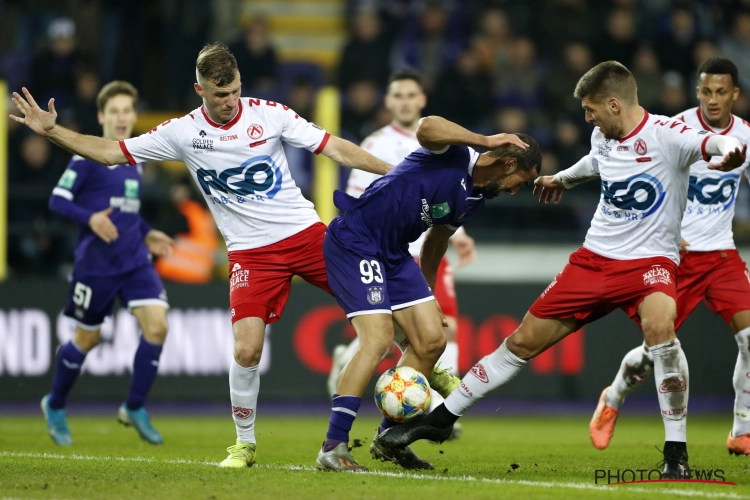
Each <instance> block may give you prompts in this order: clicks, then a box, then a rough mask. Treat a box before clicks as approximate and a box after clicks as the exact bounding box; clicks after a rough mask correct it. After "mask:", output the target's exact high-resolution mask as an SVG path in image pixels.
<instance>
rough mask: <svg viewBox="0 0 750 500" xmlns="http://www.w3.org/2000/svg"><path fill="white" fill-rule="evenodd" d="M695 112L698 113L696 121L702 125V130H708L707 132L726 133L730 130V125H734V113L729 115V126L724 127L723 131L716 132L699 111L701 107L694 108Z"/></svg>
mask: <svg viewBox="0 0 750 500" xmlns="http://www.w3.org/2000/svg"><path fill="white" fill-rule="evenodd" d="M695 112H696V113H698V121H699V122H701V126H702V127H703V130H708V131H709V132H713V133H714V134H720V135H727V133H728V132H729V131H730V130H732V127H734V115H729V117H730V121H729V126H728V127H727V128H725V129H724V131H723V132H717V131H715V130H714V129H712V128H711V127H709V126H708V123H706V121H705V120H704V119H703V113H701V108H697V109H696V110H695Z"/></svg>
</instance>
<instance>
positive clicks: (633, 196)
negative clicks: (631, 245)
mask: <svg viewBox="0 0 750 500" xmlns="http://www.w3.org/2000/svg"><path fill="white" fill-rule="evenodd" d="M665 195H666V192H665V190H664V186H663V185H662V183H661V182H660V181H659V180H658V179H657V178H656V177H654V176H652V175H648V174H637V175H633V176H631V177H628V178H627V179H625V180H624V181H619V182H607V181H602V203H600V204H599V210H600V211H601V212H602V213H603V214H604V215H606V216H607V217H609V218H611V219H620V220H628V221H636V220H641V219H645V218H646V217H648V216H650V215H653V214H654V213H655V212H656V211H657V210H658V209H659V208H660V207H661V206H662V204H663V203H664V197H665Z"/></svg>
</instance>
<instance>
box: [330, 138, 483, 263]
mask: <svg viewBox="0 0 750 500" xmlns="http://www.w3.org/2000/svg"><path fill="white" fill-rule="evenodd" d="M477 159H479V154H478V153H477V152H476V151H474V150H473V149H471V148H468V147H466V146H450V147H448V148H446V149H444V150H443V151H442V152H431V151H428V150H426V149H424V148H419V149H417V150H416V151H414V152H412V153H411V154H409V156H407V157H406V158H404V160H403V161H402V162H401V163H399V164H398V165H397V166H396V167H395V168H393V169H392V170H391V171H390V172H388V174H386V175H384V176H383V177H381V178H380V179H377V180H376V181H374V182H373V183H372V184H370V187H368V188H367V190H366V191H365V192H364V193H363V194H362V196H361V197H360V198H353V197H351V196H349V195H347V194H345V193H343V192H341V191H336V192H335V193H334V196H333V199H334V203H335V204H336V206H337V207H338V208H340V209H341V210H344V211H345V213H344V214H343V215H342V216H341V220H340V225H342V226H346V227H347V228H348V229H349V230H350V231H351V232H352V233H354V234H357V235H363V236H365V237H366V239H367V240H369V241H371V242H372V243H373V244H374V246H375V247H376V248H377V249H378V250H379V252H380V254H381V256H382V257H381V258H382V259H383V260H384V261H385V262H388V263H391V264H395V263H397V262H401V261H403V260H404V259H405V258H407V257H408V258H411V257H410V255H409V243H410V242H412V241H414V240H416V239H417V238H419V236H420V235H421V234H422V233H423V232H425V231H426V230H427V229H428V228H430V227H432V226H434V225H447V226H448V227H450V228H451V229H458V228H459V227H460V226H461V225H462V224H464V223H465V222H467V221H469V220H471V219H472V218H473V217H474V216H475V215H476V214H477V213H479V212H480V211H481V210H482V208H483V207H484V197H482V196H481V195H479V196H472V190H473V188H474V182H473V180H472V172H473V170H474V165H475V164H476V162H477ZM342 235H343V233H342ZM342 243H345V244H346V243H347V242H344V241H342Z"/></svg>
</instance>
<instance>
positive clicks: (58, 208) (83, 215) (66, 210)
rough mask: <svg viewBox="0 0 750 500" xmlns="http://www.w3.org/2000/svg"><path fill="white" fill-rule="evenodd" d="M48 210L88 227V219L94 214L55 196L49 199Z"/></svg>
mask: <svg viewBox="0 0 750 500" xmlns="http://www.w3.org/2000/svg"><path fill="white" fill-rule="evenodd" d="M49 209H50V210H52V211H53V212H55V213H58V214H60V215H63V216H65V217H68V218H69V219H73V220H74V221H76V222H77V223H79V224H83V225H84V226H88V225H89V219H91V216H92V215H93V214H94V212H92V211H91V210H86V209H85V208H81V207H79V206H78V205H76V204H75V203H73V202H72V201H70V200H68V199H66V198H63V197H62V196H59V195H57V194H53V195H52V196H50V197H49Z"/></svg>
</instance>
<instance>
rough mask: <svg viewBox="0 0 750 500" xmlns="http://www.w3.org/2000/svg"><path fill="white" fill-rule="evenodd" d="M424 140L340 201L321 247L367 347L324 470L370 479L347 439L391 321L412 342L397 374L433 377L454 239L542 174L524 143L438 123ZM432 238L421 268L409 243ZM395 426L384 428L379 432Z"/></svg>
mask: <svg viewBox="0 0 750 500" xmlns="http://www.w3.org/2000/svg"><path fill="white" fill-rule="evenodd" d="M417 139H418V140H419V143H420V144H421V145H422V147H421V148H419V149H417V150H416V151H414V152H412V153H411V154H409V155H408V156H407V157H406V158H405V159H404V160H403V161H402V162H401V163H399V164H398V165H397V166H396V167H395V168H394V169H393V170H391V171H390V172H388V173H387V174H386V175H385V176H383V177H381V178H379V179H377V180H375V181H374V182H373V183H372V184H371V185H370V186H369V187H368V188H367V190H366V191H365V192H364V193H363V194H362V196H361V197H360V198H354V197H352V196H349V195H347V194H345V193H343V192H340V191H336V192H335V193H334V202H335V204H336V206H337V207H338V208H340V209H341V210H343V211H344V212H343V214H342V215H341V216H339V217H337V218H335V219H334V220H333V221H332V222H331V224H330V225H329V226H328V231H327V232H326V236H325V240H324V244H323V252H324V255H325V260H326V270H327V272H328V283H329V284H330V286H331V289H332V290H333V293H334V295H335V297H336V300H337V301H338V303H339V304H340V305H341V307H343V308H344V310H345V311H346V316H347V318H349V320H350V321H351V322H352V325H353V326H354V329H355V330H356V332H357V337H358V338H359V341H360V347H359V350H358V351H357V353H356V354H355V355H354V357H353V358H352V359H351V361H350V362H349V363H348V364H347V365H346V367H345V368H344V370H343V371H342V372H341V376H340V378H339V381H338V386H337V390H336V394H335V395H334V397H333V402H332V412H331V419H330V424H329V427H328V433H327V434H326V440H325V442H324V443H323V447H322V449H321V450H320V452H319V453H318V459H317V462H316V466H317V467H318V468H319V469H324V470H366V469H365V467H363V466H361V465H359V464H358V463H357V462H356V461H355V460H354V459H353V458H352V457H351V455H349V452H348V441H349V431H350V430H351V427H352V424H353V422H354V419H355V418H356V415H357V411H358V410H359V406H360V403H361V397H362V394H363V393H364V391H365V388H366V387H367V383H368V382H369V381H370V379H371V378H372V376H373V375H374V374H375V369H376V367H377V366H378V364H380V361H381V360H382V359H383V357H384V356H385V355H386V354H387V353H388V352H389V350H390V347H391V345H392V344H393V342H394V328H393V322H394V321H395V322H396V323H398V325H399V326H400V327H401V329H402V330H403V332H404V334H405V335H406V342H399V344H400V345H406V348H405V350H404V354H403V356H402V357H401V360H400V361H399V365H405V366H410V367H412V368H414V369H416V370H419V371H420V372H422V373H427V374H429V373H431V372H432V369H433V367H434V365H435V362H436V361H437V360H438V358H439V357H440V355H441V354H442V353H443V350H444V349H445V344H446V339H445V335H444V334H443V327H445V326H447V323H446V321H445V317H444V316H443V314H442V312H441V311H440V306H438V305H437V302H435V300H434V299H435V298H434V296H433V294H432V290H433V289H434V288H435V280H436V277H437V272H438V267H439V265H440V261H441V259H442V258H443V255H444V254H445V251H446V249H447V247H448V239H449V238H450V236H452V235H453V233H454V232H455V231H456V230H457V229H458V228H459V227H461V226H462V225H463V224H464V223H466V222H468V221H469V220H471V219H472V218H473V217H474V216H475V215H476V214H477V213H478V212H480V211H481V210H482V208H483V207H484V201H485V198H494V197H495V196H497V195H499V194H500V193H501V192H506V193H511V194H514V193H515V192H516V191H518V190H519V189H520V188H521V187H523V186H526V185H528V184H530V183H531V182H532V181H533V180H534V179H535V178H536V177H537V176H538V175H539V171H540V167H541V162H542V159H541V154H540V152H539V146H538V144H537V143H536V141H535V140H534V139H532V138H531V137H529V136H528V135H525V134H518V135H510V134H498V135H493V136H489V137H485V136H482V135H478V134H474V133H472V132H470V131H468V130H466V129H464V128H463V127H460V126H459V125H457V124H455V123H452V122H450V121H448V120H445V119H443V118H440V117H437V116H430V117H427V118H422V119H421V120H420V121H419V126H418V128H417ZM472 147H482V148H486V149H488V152H486V153H484V154H481V155H480V154H479V153H477V152H476V151H474V150H473V149H472ZM425 230H427V235H426V237H425V242H424V246H423V247H422V253H421V256H420V264H417V263H416V261H415V260H414V258H412V257H411V255H410V254H409V242H411V241H414V240H415V239H417V238H418V237H419V236H420V235H421V234H422V233H423V232H425ZM420 267H421V270H420ZM456 381H458V379H457V378H456ZM394 424H395V422H391V421H389V420H387V419H383V422H382V424H381V428H380V431H379V432H382V431H383V430H384V429H385V428H387V427H390V426H392V425H394ZM370 451H371V453H372V454H373V456H374V457H376V458H380V459H383V460H389V461H394V462H396V463H399V464H400V465H402V466H403V467H405V468H409V469H432V468H433V467H432V464H430V463H429V462H427V461H425V460H422V459H421V458H419V457H418V456H417V455H416V454H414V452H413V451H411V449H410V448H408V447H407V448H404V449H400V450H396V451H395V452H391V451H389V450H387V449H385V448H378V446H377V443H373V447H371V449H370Z"/></svg>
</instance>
